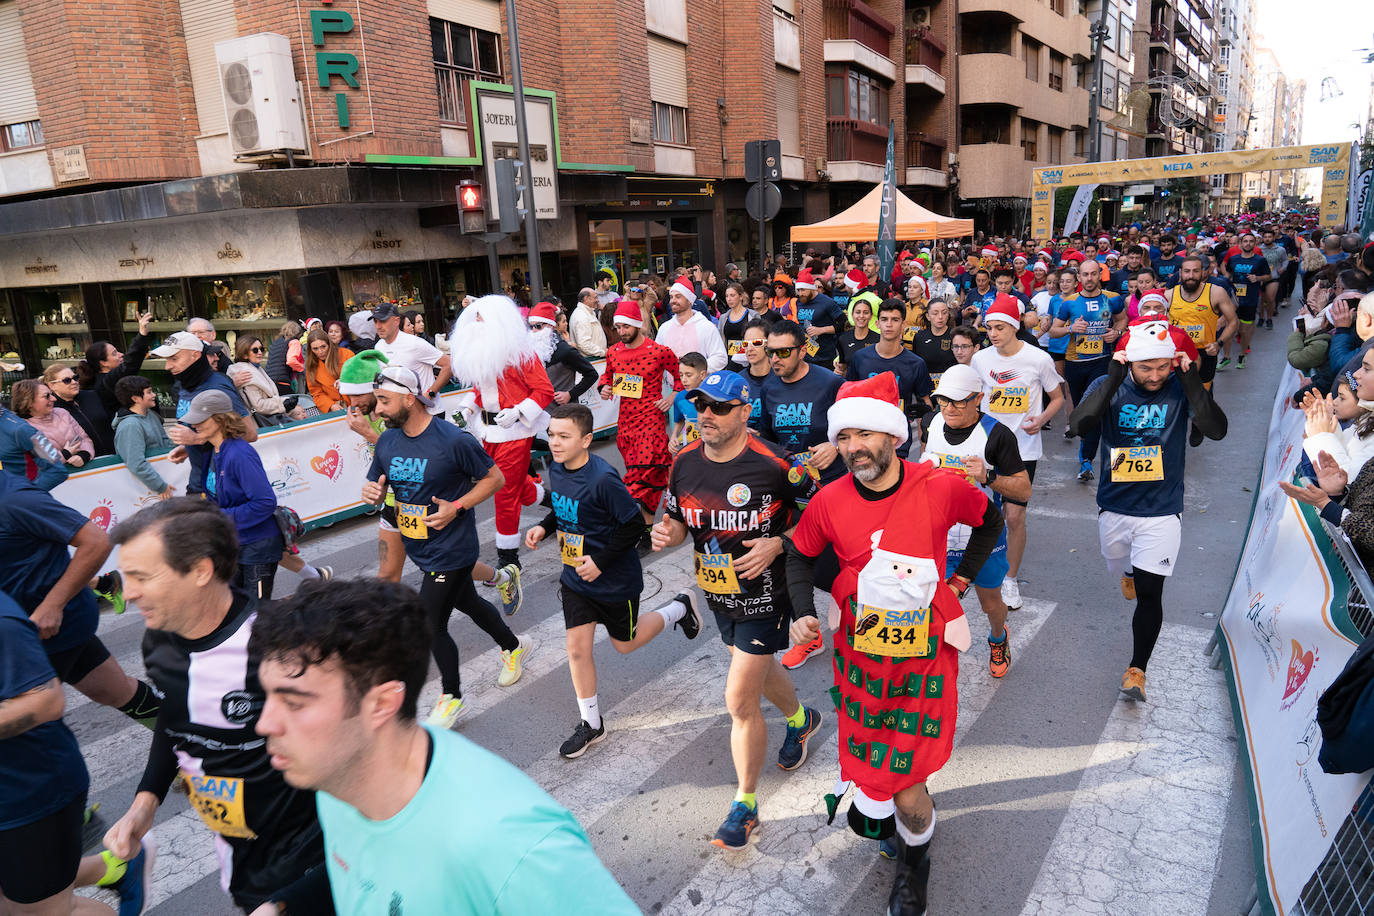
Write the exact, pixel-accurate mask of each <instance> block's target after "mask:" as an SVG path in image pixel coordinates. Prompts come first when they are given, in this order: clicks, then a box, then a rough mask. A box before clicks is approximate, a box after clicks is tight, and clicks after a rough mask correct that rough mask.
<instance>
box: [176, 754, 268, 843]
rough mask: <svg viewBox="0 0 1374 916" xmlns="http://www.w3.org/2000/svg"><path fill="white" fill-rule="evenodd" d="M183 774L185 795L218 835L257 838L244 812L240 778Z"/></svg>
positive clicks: (206, 823) (207, 824) (242, 789)
mask: <svg viewBox="0 0 1374 916" xmlns="http://www.w3.org/2000/svg"><path fill="white" fill-rule="evenodd" d="M182 775H183V776H185V777H186V794H187V795H188V796H189V797H190V801H191V807H192V808H195V809H196V813H197V814H199V815H200V819H201V820H203V821H205V826H207V827H209V828H210V829H211V830H213V831H215V833H218V834H219V835H220V836H228V837H236V838H238V839H244V840H252V839H256V838H257V834H255V833H254V832H253V831H252V830H250V829H249V827H248V821H247V818H246V817H245V816H244V813H243V791H244V787H243V780H242V779H239V778H232V779H229V778H224V777H221V776H196V775H193V774H191V773H187V772H184V771H183V772H182Z"/></svg>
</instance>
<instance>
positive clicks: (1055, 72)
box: [1050, 51, 1068, 92]
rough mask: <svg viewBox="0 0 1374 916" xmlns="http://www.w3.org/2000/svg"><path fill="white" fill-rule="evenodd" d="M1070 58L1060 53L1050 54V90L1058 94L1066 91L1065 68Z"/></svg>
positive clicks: (1052, 52) (1053, 52)
mask: <svg viewBox="0 0 1374 916" xmlns="http://www.w3.org/2000/svg"><path fill="white" fill-rule="evenodd" d="M1067 63H1068V58H1067V57H1065V56H1064V55H1063V54H1060V53H1059V52H1058V51H1051V52H1050V88H1051V89H1053V90H1055V91H1056V92H1063V91H1064V67H1065V66H1066V65H1067Z"/></svg>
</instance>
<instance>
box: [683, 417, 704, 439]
mask: <svg viewBox="0 0 1374 916" xmlns="http://www.w3.org/2000/svg"><path fill="white" fill-rule="evenodd" d="M700 438H701V433H700V432H699V431H698V430H697V425H696V424H695V423H693V422H691V421H690V420H689V421H687V422H686V423H684V424H683V426H682V444H683V445H691V444H692V443H693V442H695V441H697V440H698V439H700Z"/></svg>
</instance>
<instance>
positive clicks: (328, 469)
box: [310, 448, 339, 480]
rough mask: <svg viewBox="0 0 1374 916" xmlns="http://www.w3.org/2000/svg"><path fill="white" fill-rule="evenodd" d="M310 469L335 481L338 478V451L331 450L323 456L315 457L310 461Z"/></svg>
mask: <svg viewBox="0 0 1374 916" xmlns="http://www.w3.org/2000/svg"><path fill="white" fill-rule="evenodd" d="M310 469H311V470H313V471H314V472H315V473H316V474H323V475H324V476H325V477H328V478H329V479H330V480H336V479H338V476H339V450H338V449H336V448H331V449H330V450H329V451H327V452H325V453H324V455H323V456H320V455H316V456H315V457H314V458H311V459H310Z"/></svg>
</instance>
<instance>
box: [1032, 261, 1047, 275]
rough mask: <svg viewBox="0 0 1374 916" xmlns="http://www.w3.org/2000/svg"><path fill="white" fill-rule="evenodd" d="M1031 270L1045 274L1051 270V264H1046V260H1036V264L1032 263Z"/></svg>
mask: <svg viewBox="0 0 1374 916" xmlns="http://www.w3.org/2000/svg"><path fill="white" fill-rule="evenodd" d="M1031 270H1032V271H1035V272H1037V273H1042V274H1045V273H1049V272H1050V266H1049V265H1048V264H1046V263H1045V262H1044V261H1036V262H1035V263H1034V264H1032V265H1031Z"/></svg>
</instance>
